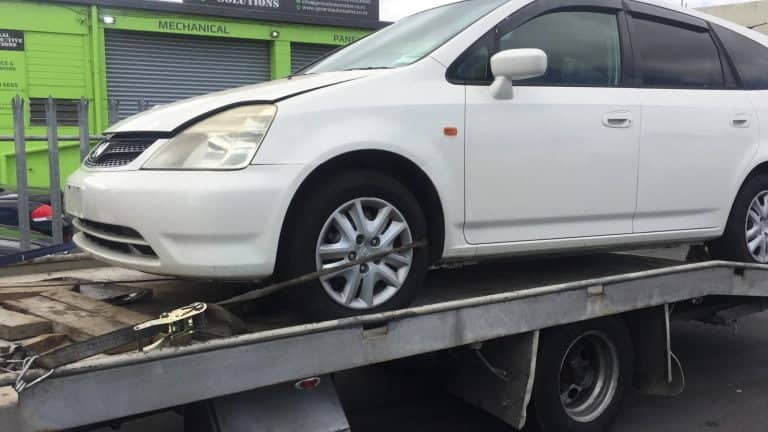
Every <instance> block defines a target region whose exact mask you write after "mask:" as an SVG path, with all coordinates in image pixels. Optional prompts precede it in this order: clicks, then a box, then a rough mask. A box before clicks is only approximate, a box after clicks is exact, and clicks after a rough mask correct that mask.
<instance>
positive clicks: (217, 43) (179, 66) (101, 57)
mask: <svg viewBox="0 0 768 432" xmlns="http://www.w3.org/2000/svg"><path fill="white" fill-rule="evenodd" d="M378 9H379V8H378V0H322V1H320V0H91V1H88V0H58V1H29V0H26V1H24V0H0V136H9V135H12V133H13V129H12V127H13V126H12V113H11V103H10V101H11V98H12V97H14V96H15V95H17V94H19V95H21V96H22V97H23V98H24V99H25V131H26V134H27V135H28V136H30V135H45V133H46V128H45V100H46V98H48V96H52V97H53V98H54V99H56V101H57V115H58V121H59V135H62V136H73V135H77V133H78V128H77V101H78V100H79V99H80V98H81V97H85V98H87V99H88V100H89V102H90V119H89V121H90V128H91V133H92V134H94V135H96V134H99V133H100V132H101V131H103V130H104V129H105V128H106V127H107V126H108V125H109V122H110V120H113V121H114V120H116V119H115V118H114V117H118V118H120V119H122V118H125V117H127V116H129V115H131V114H134V113H136V112H138V111H139V110H140V109H142V108H146V107H152V106H154V105H158V104H165V103H169V102H172V101H175V100H179V99H183V98H187V97H191V96H195V95H199V94H204V93H209V92H212V91H216V90H222V89H226V88H232V87H238V86H242V85H248V84H254V83H258V82H262V81H268V80H270V79H276V78H282V77H285V76H287V75H289V74H290V73H291V72H292V71H295V70H297V69H299V68H301V67H303V66H305V65H306V64H308V63H310V62H312V61H313V60H315V59H316V58H318V57H320V56H322V55H325V54H326V53H328V52H330V51H331V50H333V49H335V48H337V47H338V46H341V45H345V44H347V43H349V42H352V41H354V40H356V39H358V38H360V37H362V36H364V35H366V34H367V33H369V32H370V31H372V30H373V29H376V28H379V27H380V26H381V24H380V22H379V19H378V18H379V10H378ZM110 104H112V105H111V106H112V113H113V115H112V116H111V117H113V118H112V119H110ZM60 148H61V149H60V154H61V170H62V179H66V177H67V176H68V175H69V173H71V172H72V171H74V170H75V169H76V168H77V166H78V165H79V160H78V158H79V150H78V144H77V143H76V142H61V143H60ZM27 154H28V164H29V168H28V169H29V173H28V176H29V182H30V185H32V186H47V184H48V155H47V143H45V142H32V141H30V142H28V143H27ZM15 178H16V172H15V159H14V150H13V143H12V142H9V141H1V142H0V184H13V183H14V182H15Z"/></svg>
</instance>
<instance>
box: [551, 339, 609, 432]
mask: <svg viewBox="0 0 768 432" xmlns="http://www.w3.org/2000/svg"><path fill="white" fill-rule="evenodd" d="M618 385H619V355H618V350H617V348H616V345H614V343H613V342H611V340H610V338H608V336H607V335H606V334H605V333H603V332H599V331H593V332H589V333H586V334H584V335H582V336H581V337H579V338H578V339H577V340H576V341H574V342H573V343H572V344H571V346H570V347H569V348H568V351H566V354H565V356H564V357H563V361H562V363H561V365H560V403H561V404H562V406H563V408H564V409H565V412H566V413H567V414H568V416H569V417H570V418H571V419H573V420H574V421H576V422H579V423H589V422H592V421H594V420H595V419H597V418H598V417H600V416H601V415H603V413H605V411H606V410H607V409H608V407H609V406H610V405H611V402H613V398H614V396H615V395H616V390H617V388H618Z"/></svg>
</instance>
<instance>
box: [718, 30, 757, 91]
mask: <svg viewBox="0 0 768 432" xmlns="http://www.w3.org/2000/svg"><path fill="white" fill-rule="evenodd" d="M713 27H714V28H715V33H717V36H718V37H719V38H720V41H721V42H722V43H723V46H724V47H725V49H726V50H727V51H728V55H730V56H731V60H733V62H734V64H735V66H736V70H737V71H738V73H739V76H740V77H741V83H742V85H743V86H744V88H745V89H747V90H763V89H768V48H766V47H765V46H763V45H761V44H759V43H757V42H755V41H753V40H752V39H750V38H748V37H746V36H742V35H740V34H738V33H736V32H735V31H731V30H728V29H727V28H725V27H720V26H718V25H716V24H713Z"/></svg>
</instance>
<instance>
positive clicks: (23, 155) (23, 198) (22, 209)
mask: <svg viewBox="0 0 768 432" xmlns="http://www.w3.org/2000/svg"><path fill="white" fill-rule="evenodd" d="M11 109H12V111H13V142H14V145H15V151H16V188H17V191H18V195H19V206H18V207H19V208H18V216H19V235H20V238H19V242H20V246H21V250H22V251H28V250H30V249H31V248H32V242H31V240H30V237H31V233H30V226H29V218H30V214H29V189H28V185H27V144H26V139H25V136H24V99H22V98H21V96H19V95H16V97H14V98H13V99H11Z"/></svg>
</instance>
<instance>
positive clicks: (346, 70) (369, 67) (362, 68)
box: [342, 66, 394, 72]
mask: <svg viewBox="0 0 768 432" xmlns="http://www.w3.org/2000/svg"><path fill="white" fill-rule="evenodd" d="M375 69H394V68H393V67H392V66H368V67H358V68H349V69H344V70H343V71H342V72H349V71H356V70H375Z"/></svg>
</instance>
